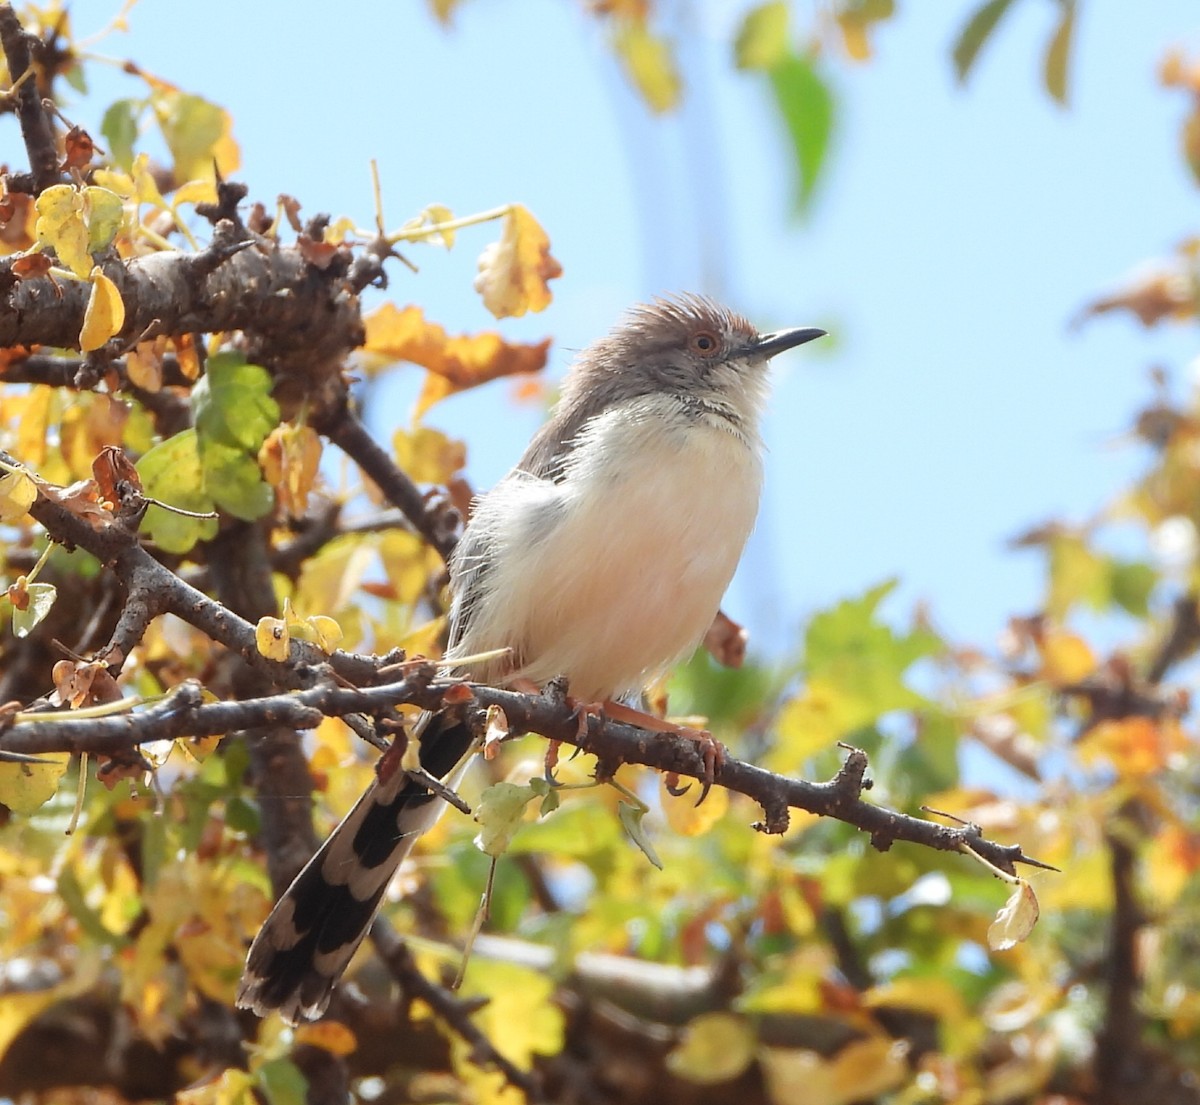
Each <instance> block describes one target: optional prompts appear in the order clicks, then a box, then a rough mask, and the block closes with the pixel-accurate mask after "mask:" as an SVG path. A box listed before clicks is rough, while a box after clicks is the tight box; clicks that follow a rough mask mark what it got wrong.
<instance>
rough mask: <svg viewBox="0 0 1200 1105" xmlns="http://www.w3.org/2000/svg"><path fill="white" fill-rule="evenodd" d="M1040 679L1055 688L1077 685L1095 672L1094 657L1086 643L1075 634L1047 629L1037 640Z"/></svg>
mask: <svg viewBox="0 0 1200 1105" xmlns="http://www.w3.org/2000/svg"><path fill="white" fill-rule="evenodd" d="M1037 644H1038V651H1039V652H1040V653H1041V657H1042V672H1041V674H1042V678H1043V679H1047V680H1049V681H1050V682H1051V683H1053V684H1055V685H1056V686H1062V685H1063V684H1064V683H1077V682H1078V681H1079V680H1080V679H1083V678H1085V677H1086V676H1088V675H1091V673H1092V672H1093V671H1095V670H1096V657H1095V656H1094V655H1093V653H1092V650H1091V649H1090V648H1089V647H1088V644H1087V642H1086V641H1085V640H1084V639H1083V638H1082V637H1080V636H1078V635H1077V634H1075V633H1067V632H1065V631H1063V630H1055V629H1047V630H1046V632H1045V634H1044V635H1043V636H1042V637H1041V638H1040V639H1039V640H1038V643H1037Z"/></svg>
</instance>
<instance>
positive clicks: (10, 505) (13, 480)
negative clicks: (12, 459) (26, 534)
mask: <svg viewBox="0 0 1200 1105" xmlns="http://www.w3.org/2000/svg"><path fill="white" fill-rule="evenodd" d="M36 498H37V485H36V484H35V483H34V482H33V480H31V479H30V478H29V476H27V475H26V474H25V473H24V472H4V471H0V522H5V523H8V522H17V521H19V520H20V519H22V518H24V517H25V515H26V514H28V513H29V508H30V507H31V506H33V503H34V500H35V499H36Z"/></svg>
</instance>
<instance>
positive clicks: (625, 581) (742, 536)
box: [460, 410, 762, 700]
mask: <svg viewBox="0 0 1200 1105" xmlns="http://www.w3.org/2000/svg"><path fill="white" fill-rule="evenodd" d="M657 413H658V412H655V411H653V410H648V411H643V412H642V414H643V415H644V416H643V417H636V418H630V417H629V416H628V413H625V414H621V413H619V412H614V413H612V414H611V415H605V416H601V418H599V419H597V420H595V424H594V425H592V426H590V427H589V429H588V432H587V433H586V435H584V437H583V438H582V439H581V441H580V443H579V445H578V446H577V448H576V450H575V454H574V456H573V459H572V462H571V467H570V470H569V472H568V475H567V478H566V479H565V480H563V481H562V482H560V483H558V484H550V483H548V482H546V481H541V480H532V479H516V480H510V481H509V482H510V484H511V486H509V487H503V486H502V487H501V488H497V491H496V492H493V494H492V495H489V496H488V499H489V500H494V501H491V502H486V501H485V503H484V504H482V505H483V507H484V508H485V509H487V510H488V511H489V512H491V511H494V512H495V519H494V523H493V524H495V525H497V526H498V527H502V528H503V530H504V533H503V536H502V539H501V540H499V541H497V542H496V545H497V546H499V547H502V548H519V549H520V550H521V551H520V552H519V553H518V554H517V556H515V557H500V558H497V560H496V561H495V562H494V563H493V565H492V570H491V571H489V573H488V574H489V579H488V588H487V590H488V593H487V596H486V598H485V599H484V601H482V602H480V603H479V605H478V606H477V608H476V611H475V614H474V616H473V618H472V623H471V625H470V627H469V629H468V632H467V634H466V635H465V637H464V639H463V641H462V645H461V650H460V652H461V653H468V652H475V651H482V650H483V649H486V648H495V647H501V646H508V647H511V648H513V649H514V650H515V652H516V654H517V658H518V660H517V662H518V664H519V674H520V675H522V676H524V677H526V678H529V679H531V680H533V681H535V682H538V683H544V682H546V681H548V680H550V679H551V678H553V677H555V676H557V675H566V676H567V677H568V679H569V681H570V687H571V691H572V693H573V694H575V695H576V696H578V697H580V698H584V699H588V700H592V699H599V698H605V697H610V696H614V695H617V694H621V693H625V692H628V691H633V690H637V689H640V688H641V687H642V686H643V685H644V684H645V683H646V682H647V681H648V679H649V678H650V677H652V676H653V675H654V674H656V673H657V672H659V671H661V670H662V669H664V668H665V667H667V666H669V665H670V664H672V663H674V662H675V661H677V660H679V659H680V658H681V657H683V656H686V655H687V654H688V653H690V652H691V650H692V649H694V648H695V647H696V645H697V644H698V643H699V641H700V639H701V638H702V637H703V635H704V633H705V631H706V630H707V629H708V627H709V626H710V625H711V623H712V619H713V617H714V616H715V614H716V612H717V609H718V607H719V605H720V602H721V598H722V596H723V595H724V593H725V589H726V587H728V585H729V581H730V579H731V578H732V576H733V572H734V569H735V568H736V566H737V562H738V559H739V558H740V556H741V553H742V549H743V547H744V546H745V543H746V538H747V537H748V536H749V534H750V530H751V528H752V526H753V524H754V518H755V515H756V513H757V510H758V499H759V492H760V488H761V482H762V468H761V462H760V459H759V455H758V449H757V447H756V445H754V444H752V443H750V442H747V441H746V440H745V439H744V438H741V437H739V436H736V435H735V434H734V433H732V432H731V431H730V430H729V429H728V428H726V427H725V426H724V425H723V424H722V423H721V421H720V420H719V419H715V420H714V419H701V420H692V421H689V422H687V423H686V424H684V423H677V424H675V425H676V428H674V429H671V430H666V429H664V423H663V421H662V419H661V417H656V415H657ZM633 458H637V459H636V462H635V460H634V459H633ZM477 521H479V522H482V521H484V519H477ZM494 547H495V546H494Z"/></svg>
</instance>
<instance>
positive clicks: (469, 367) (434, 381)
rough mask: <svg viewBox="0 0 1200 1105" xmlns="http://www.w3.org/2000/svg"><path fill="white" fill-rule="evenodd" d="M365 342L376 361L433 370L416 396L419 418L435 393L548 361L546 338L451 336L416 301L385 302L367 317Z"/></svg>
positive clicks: (490, 333)
mask: <svg viewBox="0 0 1200 1105" xmlns="http://www.w3.org/2000/svg"><path fill="white" fill-rule="evenodd" d="M365 321H366V329H367V340H366V343H365V345H364V346H363V348H364V350H365V351H366V353H367V355H368V357H369V358H370V359H371V360H373V361H374V362H375V364H377V365H378V364H382V363H386V362H389V361H411V362H412V363H413V364H418V365H420V366H421V367H422V368H425V369H428V371H429V372H431V373H433V378H431V379H428V380H427V381H426V386H425V390H424V391H423V392H422V394H421V397H420V399H419V400H418V402H417V412H416V413H417V417H418V418H419V417H420V416H421V415H422V414H424V413H425V411H427V410H428V409H429V408H430V407H431V406H432V405H433V404H434V403H436V402H437V401H438V400H439V399H443V398H445V397H446V396H447V395H453V394H454V393H455V392H457V391H463V390H465V389H467V388H472V387H476V386H477V385H479V384H483V383H487V381H489V380H496V379H499V378H500V377H502V376H513V375H517V374H521V373H530V372H538V371H540V370H541V369H542V368H544V367H545V365H546V355H547V353H548V352H549V349H550V339H549V338H547V339H546V340H545V341H541V342H538V343H537V344H536V345H516V344H510V343H509V342H506V341H505V340H504V339H503V338H502V337H501V336H500V335H499V334H497V333H495V332H493V331H485V332H484V333H482V334H474V335H468V334H460V335H456V336H453V337H452V336H450V335H448V334H447V333H446V331H445V330H444V329H443V328H442V327H441V326H438V325H437V323H433V322H426V321H425V317H424V315H423V314H422V313H421V309H420V308H419V307H405V308H404V309H403V310H400V309H399V308H398V307H396V306H395V305H394V304H391V303H385V304H384V305H383V306H382V307H380V308H379V310H378V311H375V312H374V313H373V314H371V315H369V316H368V317H367V319H366V320H365Z"/></svg>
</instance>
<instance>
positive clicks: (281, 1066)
mask: <svg viewBox="0 0 1200 1105" xmlns="http://www.w3.org/2000/svg"><path fill="white" fill-rule="evenodd" d="M258 1084H259V1086H261V1087H262V1092H263V1096H265V1097H266V1099H267V1101H268V1102H269V1103H270V1105H304V1103H305V1101H306V1100H307V1098H308V1079H307V1078H305V1077H304V1075H303V1074H302V1073H301V1071H300V1068H299V1067H298V1066H296V1064H295V1063H293V1062H292V1061H291V1060H290V1059H271V1060H270V1061H269V1062H266V1063H263V1065H262V1066H261V1067H259V1068H258Z"/></svg>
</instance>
